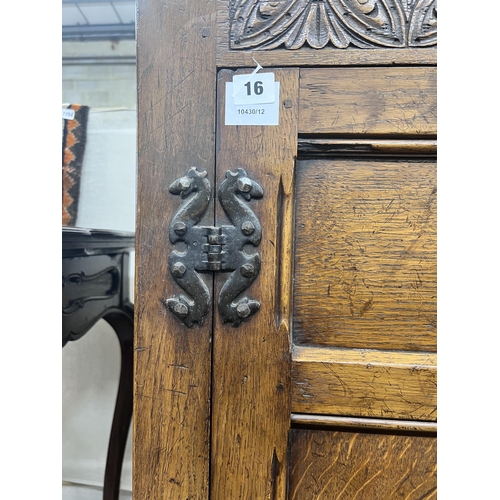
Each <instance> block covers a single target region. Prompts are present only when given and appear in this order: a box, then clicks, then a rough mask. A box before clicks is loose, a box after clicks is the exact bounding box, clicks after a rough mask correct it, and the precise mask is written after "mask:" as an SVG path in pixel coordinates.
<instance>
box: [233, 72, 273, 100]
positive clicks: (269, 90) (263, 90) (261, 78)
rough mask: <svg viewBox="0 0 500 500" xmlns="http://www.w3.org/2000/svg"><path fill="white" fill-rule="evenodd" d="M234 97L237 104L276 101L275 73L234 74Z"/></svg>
mask: <svg viewBox="0 0 500 500" xmlns="http://www.w3.org/2000/svg"><path fill="white" fill-rule="evenodd" d="M232 97H233V102H234V104H235V105H236V106H241V105H242V104H268V103H272V102H274V101H275V100H276V92H275V86H274V73H255V74H251V75H236V76H234V77H233V95H232Z"/></svg>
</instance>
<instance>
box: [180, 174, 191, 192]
mask: <svg viewBox="0 0 500 500" xmlns="http://www.w3.org/2000/svg"><path fill="white" fill-rule="evenodd" d="M189 186H191V181H190V180H189V179H187V178H186V177H183V178H182V179H180V180H179V189H180V190H181V191H187V190H188V189H189Z"/></svg>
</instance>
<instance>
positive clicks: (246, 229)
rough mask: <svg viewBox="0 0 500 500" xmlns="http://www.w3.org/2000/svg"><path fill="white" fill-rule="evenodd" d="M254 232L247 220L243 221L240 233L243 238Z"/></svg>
mask: <svg viewBox="0 0 500 500" xmlns="http://www.w3.org/2000/svg"><path fill="white" fill-rule="evenodd" d="M254 231H255V226H254V225H253V224H252V223H251V222H250V221H249V220H247V221H245V222H244V223H243V224H242V225H241V232H242V233H243V234H244V235H245V236H250V235H251V234H252V233H253V232H254Z"/></svg>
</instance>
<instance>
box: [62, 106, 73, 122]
mask: <svg viewBox="0 0 500 500" xmlns="http://www.w3.org/2000/svg"><path fill="white" fill-rule="evenodd" d="M62 117H63V118H64V119H65V120H74V119H75V110H74V109H63V110H62Z"/></svg>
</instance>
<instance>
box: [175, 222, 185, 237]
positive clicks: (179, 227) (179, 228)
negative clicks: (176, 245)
mask: <svg viewBox="0 0 500 500" xmlns="http://www.w3.org/2000/svg"><path fill="white" fill-rule="evenodd" d="M186 231H187V226H186V224H184V222H176V223H175V224H174V232H175V234H178V235H179V236H184V235H185V234H186Z"/></svg>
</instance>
